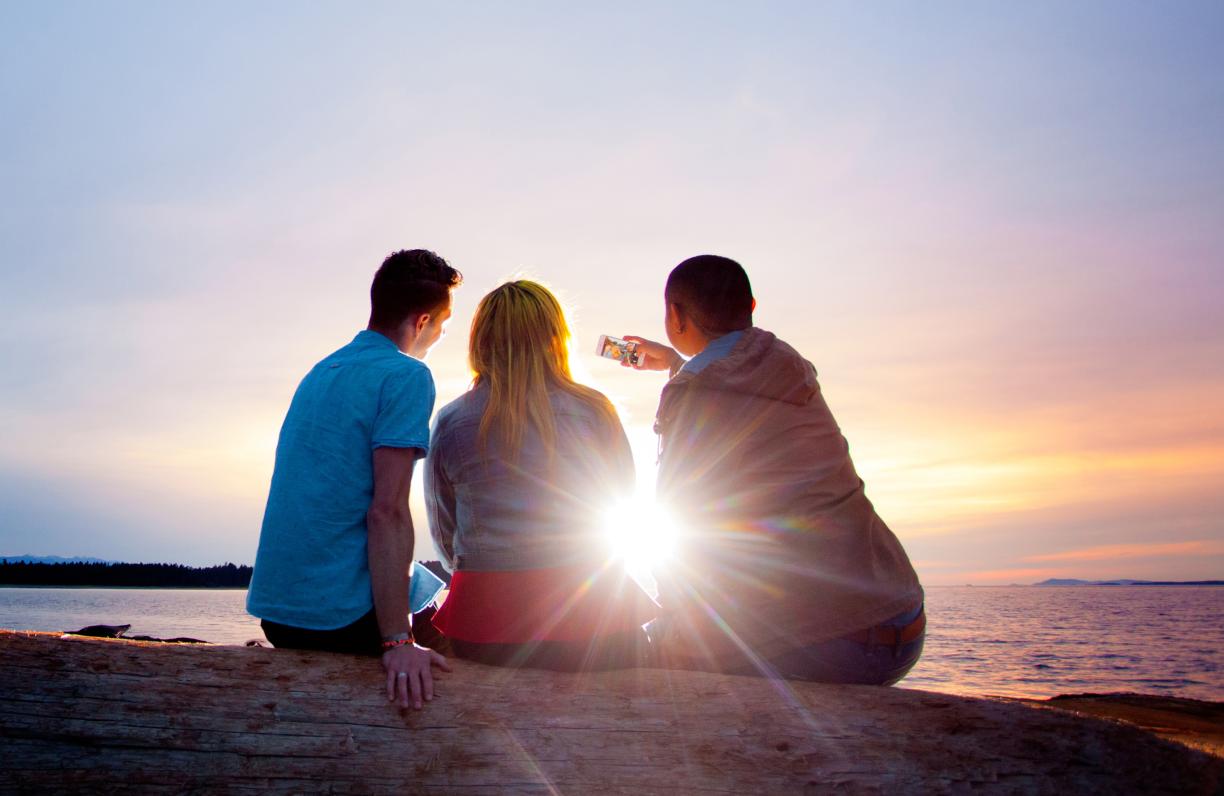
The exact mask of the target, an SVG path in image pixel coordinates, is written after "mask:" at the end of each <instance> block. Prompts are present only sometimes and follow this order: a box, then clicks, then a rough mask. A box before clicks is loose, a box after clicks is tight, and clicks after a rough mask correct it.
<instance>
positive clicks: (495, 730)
mask: <svg viewBox="0 0 1224 796" xmlns="http://www.w3.org/2000/svg"><path fill="white" fill-rule="evenodd" d="M382 686H383V678H382V675H381V671H380V667H379V665H378V662H377V661H376V660H374V659H363V658H356V657H351V656H344V655H332V654H326V653H303V652H295V651H290V650H272V649H259V648H242V647H200V646H180V645H171V644H155V643H147V642H132V641H123V640H106V639H89V638H70V637H60V636H59V635H58V634H48V633H30V632H10V631H0V791H4V792H24V791H38V792H63V791H73V790H76V791H81V790H86V791H90V792H99V791H103V792H106V791H126V790H138V791H144V792H174V793H182V792H221V791H224V792H232V791H260V792H270V791H293V792H318V791H326V792H340V793H350V792H352V793H381V792H387V793H391V792H394V793H397V794H403V793H422V792H429V793H504V792H522V793H635V794H637V793H727V794H731V793H734V794H749V793H823V792H831V791H839V790H840V791H849V792H867V793H870V792H884V793H890V794H893V793H943V792H951V793H960V792H965V791H970V790H979V789H986V790H988V791H991V792H1017V793H1076V792H1078V793H1220V792H1221V791H1222V789H1224V786H1222V784H1221V783H1222V782H1224V760H1222V759H1221V758H1219V757H1215V756H1212V755H1209V754H1204V753H1202V752H1199V751H1195V750H1192V749H1189V748H1187V747H1185V746H1182V745H1180V744H1177V743H1174V742H1171V741H1167V740H1163V739H1160V738H1157V737H1155V736H1153V735H1151V734H1149V733H1147V732H1144V731H1143V730H1141V729H1138V728H1136V727H1133V726H1129V725H1126V724H1122V723H1118V722H1111V721H1105V720H1102V719H1097V718H1091V717H1082V716H1075V715H1071V714H1068V713H1065V712H1062V711H1058V710H1052V709H1049V708H1041V707H1033V706H1029V705H1025V704H1021V703H1018V702H1015V701H1009V700H999V699H976V698H964V697H955V696H948V695H945V694H937V693H930V692H923V691H913V690H907V689H904V688H872V687H863V686H828V685H815V684H797V683H772V682H768V681H764V680H760V679H756V678H748V677H731V676H723V675H715V674H707V673H701V672H668V671H659V670H631V671H622V672H607V673H600V674H594V675H573V674H558V673H553V672H545V671H533V670H522V671H508V670H504V669H496V668H491V667H485V666H480V665H476V664H467V663H465V662H463V661H458V662H456V663H455V672H454V674H452V675H449V676H447V677H446V679H445V681H444V682H443V683H441V684H440V686H439V689H438V690H439V696H438V697H437V699H436V700H435V701H434V702H433V703H430V704H428V705H426V707H425V709H424V710H421V711H411V710H400V709H398V708H396V707H395V706H393V705H390V704H388V703H387V702H386V701H385V696H384V695H383V692H382V691H381V688H382Z"/></svg>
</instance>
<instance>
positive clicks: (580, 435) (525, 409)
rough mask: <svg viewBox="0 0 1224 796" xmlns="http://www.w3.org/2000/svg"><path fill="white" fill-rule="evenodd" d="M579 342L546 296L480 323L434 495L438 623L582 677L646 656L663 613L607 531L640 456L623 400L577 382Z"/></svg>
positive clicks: (470, 643) (496, 304)
mask: <svg viewBox="0 0 1224 796" xmlns="http://www.w3.org/2000/svg"><path fill="white" fill-rule="evenodd" d="M568 341H569V329H568V327H567V325H566V322H565V315H564V312H563V311H562V309H561V305H560V303H559V302H558V301H557V299H556V298H555V297H554V296H553V294H552V293H550V292H549V291H548V289H547V288H545V287H544V286H542V285H540V284H538V283H536V282H531V281H526V280H519V281H515V282H507V283H506V284H504V285H501V286H500V287H498V288H497V289H496V290H494V291H493V292H491V293H489V294H488V295H487V296H485V297H484V299H482V300H481V302H480V306H479V307H478V308H477V310H476V315H475V317H473V319H472V331H471V339H470V342H469V347H468V359H469V363H470V365H471V368H472V371H473V372H474V373H475V379H474V380H473V382H472V388H471V390H469V391H468V392H467V393H465V394H464V395H463V396H461V397H460V398H459V399H457V400H455V401H454V402H452V403H450V404H448V405H447V406H445V407H443V408H442V410H441V411H440V412H439V413H438V419H437V421H436V423H435V427H434V431H433V434H432V445H431V448H430V454H429V457H428V459H427V463H426V473H425V495H426V503H427V506H428V509H429V524H430V529H431V532H432V534H433V538H434V542H435V543H436V545H437V547H438V550H439V551H440V553H441V555H442V557H443V559H444V561H445V563H446V564H447V566H448V568H450V569H451V570H452V572H453V573H454V577H453V580H452V582H451V591H450V594H449V596H448V597H447V599H446V601H445V603H444V604H443V605H442V608H441V609H440V610H439V611H438V613H437V615H436V616H435V617H434V620H433V621H434V625H435V627H437V628H438V630H440V631H441V632H442V633H443V634H444V635H446V636H447V638H448V639H450V641H451V644H452V648H453V650H454V652H455V654H456V655H458V656H459V657H464V658H469V659H473V660H478V661H481V662H484V663H491V664H496V665H508V666H534V667H540V668H549V669H563V670H578V669H601V668H622V667H627V666H632V665H634V664H635V663H637V662H638V661H639V660H640V657H641V656H642V655H643V654H644V638H645V636H644V633H643V632H642V629H641V626H642V625H643V624H644V623H646V622H647V621H649V620H650V619H651V618H652V617H653V616H654V613H655V609H656V606H655V604H654V603H653V602H652V601H651V600H650V598H649V597H648V596H647V595H646V594H645V593H644V592H642V590H641V589H640V588H639V587H638V586H637V584H636V583H634V582H633V581H632V580H630V579H628V578H627V577H626V576H625V575H624V573H623V569H622V567H621V566H620V565H619V564H618V563H615V562H613V561H612V560H611V559H610V557H609V555H608V550H609V547H608V545H607V544H606V542H605V539H604V538H603V533H604V532H603V527H602V526H603V513H604V511H605V509H606V507H607V503H608V502H609V501H610V500H611V499H612V498H614V497H616V496H617V495H618V494H619V492H620V491H621V489H622V488H623V487H624V486H625V485H629V484H632V483H634V478H633V457H632V455H631V453H630V450H629V443H628V440H627V439H626V437H625V431H624V429H623V428H622V427H621V424H620V420H619V419H618V418H617V415H616V411H615V409H613V407H612V404H611V403H610V402H609V401H608V399H607V398H605V397H604V396H603V395H602V394H601V393H599V392H598V391H596V390H593V389H591V388H590V387H585V386H583V385H581V384H578V383H576V382H575V381H574V380H573V378H572V376H571V375H570V369H569V358H568Z"/></svg>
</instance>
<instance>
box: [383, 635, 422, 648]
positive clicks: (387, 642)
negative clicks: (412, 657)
mask: <svg viewBox="0 0 1224 796" xmlns="http://www.w3.org/2000/svg"><path fill="white" fill-rule="evenodd" d="M414 641H416V639H414V638H413V637H412V634H411V633H397V634H395V635H394V636H391V637H389V638H387V639H384V640H383V643H382V648H383V652H386V651H387V650H393V649H395V648H396V647H406V646H407V645H409V644H412V643H413V642H414Z"/></svg>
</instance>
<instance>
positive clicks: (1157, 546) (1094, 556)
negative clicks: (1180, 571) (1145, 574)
mask: <svg viewBox="0 0 1224 796" xmlns="http://www.w3.org/2000/svg"><path fill="white" fill-rule="evenodd" d="M1220 554H1224V541H1213V540H1196V541H1189V542H1168V543H1152V544H1111V545H1099V546H1096V547H1086V548H1083V549H1080V550H1066V551H1063V552H1060V553H1048V554H1043V555H1036V556H1026V557H1024V558H1022V559H1020V560H1021V561H1025V562H1029V563H1042V562H1055V561H1113V560H1116V559H1123V558H1156V557H1162V556H1189V555H1220Z"/></svg>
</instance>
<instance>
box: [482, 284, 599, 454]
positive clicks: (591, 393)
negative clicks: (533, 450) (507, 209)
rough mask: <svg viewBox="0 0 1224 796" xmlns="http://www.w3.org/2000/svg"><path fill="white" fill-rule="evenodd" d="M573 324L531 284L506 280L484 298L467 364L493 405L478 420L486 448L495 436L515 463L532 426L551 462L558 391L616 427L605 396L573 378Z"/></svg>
mask: <svg viewBox="0 0 1224 796" xmlns="http://www.w3.org/2000/svg"><path fill="white" fill-rule="evenodd" d="M569 338H570V332H569V326H568V325H567V324H566V322H565V312H564V311H563V310H562V308H561V303H560V302H559V301H557V298H556V296H554V295H553V294H552V293H551V292H550V291H549V290H548V288H546V287H544V286H543V285H541V284H539V283H538V282H532V281H530V280H526V279H520V280H517V281H514V282H506V283H505V284H504V285H501V286H500V287H498V288H496V289H494V290H493V291H492V292H490V293H489V294H488V295H487V296H485V297H484V298H483V299H481V300H480V306H478V307H477V308H476V314H475V315H474V316H473V317H472V332H471V337H470V338H469V341H468V363H469V364H470V365H471V368H472V372H473V373H475V374H476V378H475V380H474V381H473V382H472V384H473V387H478V386H481V385H488V387H489V390H490V392H489V401H488V404H486V406H485V409H484V414H483V415H482V416H481V418H480V431H479V435H478V440H479V444H480V447H481V449H482V450H487V446H488V441H489V438H490V437H493V438H494V439H496V440H497V442H499V443H500V444H501V445H502V448H503V451H504V454H505V455H506V456H507V458H509V459H510V460H511V461H517V459H518V454H519V451H520V450H521V448H522V444H523V438H524V433H525V431H526V429H527V427H528V426H532V427H534V428H535V430H536V432H537V433H538V434H539V436H540V440H541V441H542V442H543V443H544V448H545V450H546V451H548V455H549V459H550V461H551V460H552V456H553V454H554V453H555V452H556V442H557V429H556V424H555V423H554V422H553V410H552V405H551V404H550V402H549V397H548V395H549V390H550V389H559V390H561V391H563V392H566V393H569V394H570V395H573V396H574V397H576V398H578V399H579V400H581V401H583V402H584V403H586V404H588V405H589V406H591V407H592V408H593V409H594V410H595V411H596V413H597V414H599V415H602V416H604V417H605V418H607V419H609V420H611V421H612V424H611V425H610V426H609V428H610V429H611V428H615V427H616V425H617V424H618V423H619V421H618V420H617V417H616V410H615V409H614V408H613V407H612V404H611V402H609V401H608V399H607V398H605V397H604V396H603V395H602V394H600V393H599V392H597V391H595V390H593V389H591V388H590V387H585V386H583V385H581V384H578V383H577V382H575V381H574V379H573V376H571V375H570V366H569Z"/></svg>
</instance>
